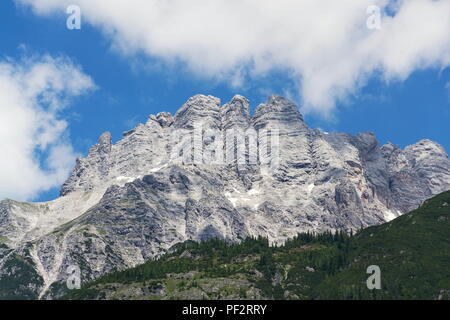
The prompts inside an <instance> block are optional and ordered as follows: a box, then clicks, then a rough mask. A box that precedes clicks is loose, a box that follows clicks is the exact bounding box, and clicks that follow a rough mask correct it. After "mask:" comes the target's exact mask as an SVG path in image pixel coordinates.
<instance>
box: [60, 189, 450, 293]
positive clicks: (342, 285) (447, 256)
mask: <svg viewBox="0 0 450 320" xmlns="http://www.w3.org/2000/svg"><path fill="white" fill-rule="evenodd" d="M369 265H378V266H379V267H380V268H381V272H382V274H381V279H382V289H381V290H368V289H367V287H366V279H367V278H368V277H369V275H368V274H366V269H367V267H368V266H369ZM64 298H66V299H225V298H234V299H258V298H266V299H438V298H441V299H450V192H446V193H443V194H441V195H438V196H436V197H434V198H432V199H430V200H428V201H427V202H426V203H424V205H423V206H422V207H421V208H419V209H417V210H415V211H413V212H411V213H409V214H406V215H404V216H401V217H399V218H397V219H395V220H394V221H391V222H389V223H386V224H383V225H381V226H376V227H370V228H367V229H365V230H362V231H360V232H359V233H357V234H356V235H355V236H353V237H348V236H346V235H345V234H338V235H332V234H323V235H319V236H312V235H309V234H302V235H299V237H297V238H296V239H294V240H292V241H290V242H288V243H286V244H285V245H284V246H283V247H269V245H268V243H267V240H265V239H247V240H245V241H243V242H242V243H240V244H227V243H225V242H223V241H219V240H213V241H210V242H207V243H202V244H196V243H186V244H180V245H178V246H177V248H175V249H174V251H173V252H172V253H170V254H167V255H165V256H164V257H162V258H161V259H159V260H158V261H149V262H147V263H145V264H143V265H141V266H138V267H136V268H133V269H129V270H125V271H122V272H117V273H113V274H110V275H106V276H105V277H102V278H100V279H98V280H96V281H94V282H92V283H89V284H86V285H85V286H83V288H82V289H80V290H75V291H72V292H71V293H69V294H68V295H67V296H65V297H64Z"/></svg>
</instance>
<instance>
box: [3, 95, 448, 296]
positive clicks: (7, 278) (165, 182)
mask: <svg viewBox="0 0 450 320" xmlns="http://www.w3.org/2000/svg"><path fill="white" fill-rule="evenodd" d="M198 124H201V130H200V131H197V133H198V132H200V140H198V137H197V138H196V135H195V131H196V126H198ZM230 130H241V131H242V132H243V131H245V130H247V132H257V133H258V136H257V137H256V140H254V141H256V142H255V143H256V145H257V147H258V149H259V150H261V149H264V148H265V149H266V150H268V154H269V155H270V157H271V159H273V158H274V157H275V155H276V157H277V161H276V166H273V162H270V164H267V163H264V162H263V161H262V158H261V156H257V157H255V158H254V159H256V162H254V163H251V162H250V161H247V160H249V159H251V158H252V152H251V151H249V150H250V148H249V147H250V145H251V144H252V143H251V142H250V140H251V139H247V138H246V139H244V140H242V141H241V142H242V143H239V141H238V140H236V141H235V140H231V142H230V141H229V140H226V141H225V143H224V144H223V145H221V144H218V141H219V139H218V138H217V135H216V136H214V135H211V134H209V133H208V132H211V131H214V132H216V133H217V132H219V135H220V136H226V135H227V132H229V131H230ZM260 132H265V133H264V134H260ZM180 133H181V134H180ZM275 133H276V140H273V139H272V138H273V136H274V135H275ZM197 136H198V134H197ZM174 137H176V138H174ZM191 137H192V138H191ZM196 139H197V140H196ZM183 141H184V142H183ZM183 143H185V144H186V145H184V144H183ZM191 143H192V144H191ZM180 144H181V145H182V146H183V148H180ZM242 144H243V145H244V147H245V148H244V149H245V150H244V153H243V155H242V156H241V158H239V156H236V157H234V158H232V161H225V162H222V163H220V162H214V161H202V162H196V161H188V160H192V159H187V158H184V160H183V161H179V159H178V158H176V157H175V158H174V155H176V156H177V155H179V149H180V150H185V151H186V150H191V149H192V148H194V150H195V148H196V147H200V149H201V150H203V151H202V152H203V153H202V154H201V156H204V157H206V156H205V154H206V152H207V151H208V152H210V151H211V150H213V149H214V148H212V146H215V149H214V150H215V151H214V152H215V153H213V154H214V155H215V156H217V155H218V151H217V150H220V151H223V153H224V154H231V155H236V154H238V153H239V152H238V151H239V150H240V149H239V148H241V147H242ZM269 149H270V150H269ZM205 150H206V151H205ZM183 152H184V151H183ZM219 153H220V152H219ZM195 157H196V155H195V154H194V156H193V158H194V160H195ZM225 158H227V156H225ZM186 159H187V160H186ZM202 159H203V160H204V159H209V158H202ZM227 159H228V158H227ZM449 189H450V160H449V158H448V155H447V154H446V153H445V151H444V149H443V148H442V147H441V146H440V145H438V144H437V143H435V142H432V141H429V140H422V141H419V142H418V143H416V144H414V145H412V146H409V147H406V148H405V149H400V148H399V147H397V146H395V145H393V144H390V143H389V144H386V145H384V146H380V145H379V143H378V141H377V140H376V138H375V137H374V135H373V134H371V133H361V134H359V135H357V136H352V135H350V134H346V133H326V132H322V131H319V130H313V129H310V128H308V126H307V124H306V123H305V122H304V121H303V117H302V115H301V114H300V113H299V111H298V108H297V107H296V106H295V105H294V104H293V103H292V102H290V101H289V100H287V99H284V98H282V97H279V96H272V97H270V98H269V100H268V102H267V103H266V104H262V105H260V106H258V107H257V109H256V110H255V112H254V115H253V116H251V115H250V112H249V102H248V100H247V99H246V98H244V97H242V96H236V97H234V98H233V99H232V101H230V102H229V103H227V104H225V105H224V106H221V103H220V100H219V99H218V98H215V97H211V96H203V95H198V96H195V97H192V98H190V99H189V100H188V101H187V102H186V103H185V104H184V105H183V106H182V108H181V109H180V110H179V111H178V112H177V114H176V115H175V116H172V115H171V114H170V113H166V112H164V113H160V114H158V115H151V116H150V117H149V119H148V122H147V123H146V124H140V125H138V126H137V127H136V128H135V129H133V130H131V131H128V132H126V133H124V136H123V138H122V139H121V140H120V141H118V142H117V143H116V144H112V140H111V135H110V134H109V133H104V134H103V135H102V136H101V137H100V139H99V142H98V144H97V145H95V146H94V147H92V148H91V149H90V150H89V154H88V156H87V157H86V158H82V159H78V160H77V163H76V166H75V169H74V170H73V172H72V174H71V175H70V177H69V178H68V179H67V181H66V182H65V183H64V185H63V186H62V188H61V197H60V198H58V199H56V200H54V201H51V202H47V203H19V202H15V201H12V200H4V201H2V202H0V288H1V287H4V288H7V285H9V284H10V283H11V282H12V281H13V280H14V281H15V282H14V283H15V286H16V287H15V288H16V289H15V290H14V292H15V293H14V294H15V295H16V296H21V295H22V296H26V297H34V298H37V297H39V298H53V297H56V296H58V295H60V294H61V293H62V292H64V290H66V284H65V282H66V280H67V279H68V277H70V276H72V275H70V274H68V273H67V272H68V268H69V267H71V266H72V269H71V270H73V267H76V268H79V270H80V272H81V281H82V282H86V281H89V280H92V279H94V278H96V277H98V276H100V275H102V274H104V273H106V272H109V271H112V270H117V269H122V268H127V267H131V266H134V265H136V264H139V263H142V262H144V261H145V260H148V259H150V258H153V257H155V256H158V255H160V254H161V253H162V252H164V251H165V250H167V249H169V248H170V247H171V246H173V245H175V244H176V243H179V242H182V241H186V240H205V239H210V238H214V237H220V238H224V239H228V240H230V241H238V240H239V239H242V238H245V237H247V236H258V235H261V236H265V237H268V238H269V239H270V240H271V241H272V242H282V241H284V240H286V239H287V238H290V237H293V236H294V235H296V234H297V233H298V232H302V231H308V230H309V231H317V232H319V231H324V230H330V229H331V230H341V229H344V230H356V229H360V228H364V227H367V226H370V225H376V224H380V223H383V222H385V221H388V220H391V219H393V218H395V217H397V216H399V215H401V214H402V213H405V212H408V211H410V210H412V209H415V208H417V207H418V206H419V205H420V204H421V203H422V202H423V201H424V200H425V199H427V198H429V197H431V196H432V195H435V194H437V193H440V192H442V191H445V190H449ZM24 273H26V274H27V275H28V276H26V277H24V276H23V274H24ZM17 279H19V280H17ZM27 281H28V282H27ZM5 290H6V289H5ZM5 294H6V293H5V291H1V290H0V297H1V296H5Z"/></svg>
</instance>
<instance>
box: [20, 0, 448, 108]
mask: <svg viewBox="0 0 450 320" xmlns="http://www.w3.org/2000/svg"><path fill="white" fill-rule="evenodd" d="M16 1H17V2H20V3H24V4H28V5H31V6H32V7H33V8H34V10H35V12H36V13H38V14H43V15H46V14H54V13H56V12H59V13H64V12H65V8H66V6H67V5H69V4H71V3H72V0H16ZM76 2H77V3H78V4H79V5H80V7H81V9H82V15H83V16H82V17H83V19H84V20H83V21H87V22H88V23H91V24H93V25H95V26H98V27H100V28H101V29H102V30H103V31H104V33H105V34H107V35H108V36H109V37H110V38H111V40H112V42H113V45H114V47H116V48H118V49H119V50H121V52H123V53H124V54H126V55H129V56H133V55H134V54H135V53H144V54H147V55H148V56H151V57H158V58H161V59H163V60H164V61H165V62H168V63H172V62H177V61H181V62H183V63H186V65H187V67H188V68H189V69H190V70H191V71H192V72H194V73H195V74H197V75H201V76H206V77H214V78H220V79H225V80H227V81H229V82H230V84H231V85H233V86H239V85H240V84H242V83H245V80H251V79H252V77H257V76H259V75H261V74H262V73H264V72H266V71H270V70H274V69H285V70H287V71H288V72H289V73H290V74H291V75H292V77H293V78H294V80H296V81H297V82H298V88H299V93H300V94H301V96H302V98H303V100H304V103H305V111H318V112H322V113H323V114H327V113H329V111H332V110H333V108H334V106H335V103H336V101H338V100H344V101H345V100H346V99H347V98H348V97H349V96H350V95H352V94H354V93H357V91H358V89H359V88H361V87H362V86H364V85H365V83H366V81H367V79H368V78H369V77H371V76H373V75H377V76H380V77H381V78H382V79H384V80H386V81H392V80H396V81H402V80H404V79H406V78H407V77H408V76H409V75H410V74H411V73H412V72H414V71H415V70H418V69H424V68H431V67H433V68H445V67H447V66H449V64H450V18H449V12H450V0H396V1H394V0H392V1H389V0H339V1H336V0H265V1H262V0H189V1H186V0H127V1H124V0H95V1H92V0H78V1H76ZM374 4H375V5H378V6H380V7H381V8H382V11H383V12H386V11H388V12H389V15H388V14H384V15H383V17H382V21H381V30H369V29H368V28H367V27H366V21H367V18H368V16H367V13H366V9H367V7H369V6H370V5H374ZM386 9H388V10H386Z"/></svg>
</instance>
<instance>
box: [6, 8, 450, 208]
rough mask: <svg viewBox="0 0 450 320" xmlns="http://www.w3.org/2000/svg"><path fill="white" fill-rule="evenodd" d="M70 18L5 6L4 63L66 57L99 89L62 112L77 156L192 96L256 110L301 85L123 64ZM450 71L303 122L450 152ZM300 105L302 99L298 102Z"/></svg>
mask: <svg viewBox="0 0 450 320" xmlns="http://www.w3.org/2000/svg"><path fill="white" fill-rule="evenodd" d="M65 24H66V16H65V15H64V14H63V13H61V14H53V15H50V16H42V15H38V14H34V13H33V12H32V10H31V9H30V8H29V7H24V6H19V7H17V6H16V4H15V3H14V2H13V1H10V0H5V1H1V2H0V39H1V40H0V59H1V60H5V59H7V58H12V59H15V60H19V59H21V57H23V56H30V55H44V54H49V55H51V56H59V55H64V56H67V57H69V58H70V59H71V60H72V61H74V62H75V63H76V64H77V65H79V66H80V67H81V68H82V71H83V72H84V73H85V74H87V75H89V76H90V77H91V78H92V79H93V81H94V82H95V84H96V86H97V89H96V90H95V91H92V92H90V93H88V94H85V95H82V96H80V97H77V98H76V99H74V101H73V102H72V105H71V106H70V107H69V108H67V109H65V110H64V111H63V112H64V114H63V117H64V118H65V119H66V120H67V121H68V123H69V128H68V134H69V136H70V141H71V143H72V145H73V147H74V150H75V152H77V153H80V154H82V155H85V154H86V152H87V150H88V148H89V147H90V146H92V145H93V144H95V143H96V140H97V138H98V136H99V135H100V134H101V133H102V132H104V131H110V132H111V133H112V135H113V139H114V141H117V140H118V139H120V138H121V135H122V132H124V131H126V130H129V129H130V128H131V127H133V126H135V125H136V124H137V123H138V122H145V121H146V119H147V117H148V115H149V114H155V113H158V112H161V111H170V112H172V113H174V112H176V110H177V109H178V108H179V107H180V106H181V105H182V104H183V103H184V101H186V100H187V98H189V97H190V96H192V95H194V94H197V93H203V94H211V95H214V96H217V97H220V98H221V99H222V101H223V102H226V101H228V100H229V99H230V98H231V97H232V96H233V95H234V94H242V95H244V96H246V97H247V98H248V99H249V100H250V102H251V105H252V108H255V107H256V106H257V105H258V104H259V103H262V102H264V101H265V100H266V98H267V95H268V94H269V93H276V94H281V95H284V94H286V93H292V92H295V87H296V82H295V81H293V80H292V76H291V75H290V74H288V73H287V72H285V71H283V70H271V71H270V72H268V73H265V74H264V75H262V76H260V77H252V78H251V79H250V80H247V81H246V83H245V84H244V85H242V86H240V87H233V86H232V85H230V83H229V82H227V81H221V80H211V79H210V78H202V77H201V76H199V75H198V74H193V73H192V72H189V71H188V70H187V69H186V68H184V67H183V66H182V64H179V65H178V64H177V65H176V66H172V67H166V66H165V65H164V64H161V63H160V61H159V59H158V58H157V57H151V56H149V55H146V54H145V53H140V54H136V55H134V56H133V57H132V58H130V57H128V56H124V55H123V54H121V53H120V52H118V50H116V49H114V48H112V43H111V41H110V39H108V37H106V36H105V35H104V33H103V32H102V31H101V29H99V28H97V27H94V26H92V25H91V24H89V23H83V26H82V29H81V30H68V29H67V28H66V27H65ZM447 83H450V68H448V67H447V68H425V70H414V72H412V73H411V74H410V75H409V76H408V77H407V78H406V79H405V80H404V81H396V80H393V81H389V82H386V81H385V80H384V79H383V77H381V76H380V75H373V74H372V75H371V76H370V77H369V78H368V79H367V85H364V86H362V88H360V89H358V90H357V92H356V94H351V95H349V96H348V97H346V102H345V103H344V102H342V101H337V102H336V106H335V108H334V109H333V112H332V114H331V116H324V115H323V114H321V113H314V112H313V113H308V114H306V115H305V119H306V122H307V123H308V124H309V125H310V126H311V127H314V128H321V129H323V130H325V131H343V132H349V133H352V134H356V133H358V132H364V131H371V132H373V133H374V134H375V135H376V136H377V137H378V139H379V141H380V143H382V144H383V143H385V142H387V141H391V142H393V143H395V144H398V145H400V146H402V147H404V146H406V145H409V144H412V143H415V142H416V141H418V140H420V139H424V138H427V139H431V140H435V141H437V142H439V143H440V144H442V145H443V146H444V147H445V148H446V150H447V151H449V150H450V135H449V123H450V89H448V88H446V85H447ZM293 96H294V100H296V102H298V103H301V100H302V99H301V98H295V97H301V92H300V93H299V94H298V95H296V94H294V95H293ZM57 195H58V188H57V187H53V188H51V190H49V191H45V192H41V193H39V195H38V196H37V198H35V200H37V201H43V200H49V199H52V198H55V197H56V196H57Z"/></svg>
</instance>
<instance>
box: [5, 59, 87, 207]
mask: <svg viewBox="0 0 450 320" xmlns="http://www.w3.org/2000/svg"><path fill="white" fill-rule="evenodd" d="M92 88H94V84H93V82H92V80H91V79H90V78H89V77H88V76H86V75H85V74H83V73H82V72H81V71H80V70H79V68H78V67H77V66H76V65H74V64H73V63H72V62H71V61H70V60H68V59H67V58H63V57H59V58H53V57H50V56H44V57H33V58H28V59H23V60H21V61H14V60H11V59H6V60H3V61H0V147H1V152H2V156H1V157H0V199H3V198H5V197H7V198H13V199H17V200H30V199H33V198H35V197H36V196H37V195H38V194H39V192H42V191H45V190H48V189H50V188H52V187H55V186H58V185H60V184H61V183H62V182H63V181H64V179H65V178H66V176H67V174H68V172H69V171H70V170H71V169H72V168H73V163H74V157H75V155H74V152H73V149H72V146H71V144H70V142H69V140H68V138H67V125H68V124H67V122H66V121H65V120H64V119H63V118H62V115H61V111H62V110H63V109H64V108H65V107H66V106H67V104H68V103H69V100H70V98H72V97H74V96H78V95H80V94H83V93H84V92H85V91H86V90H89V89H92Z"/></svg>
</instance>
